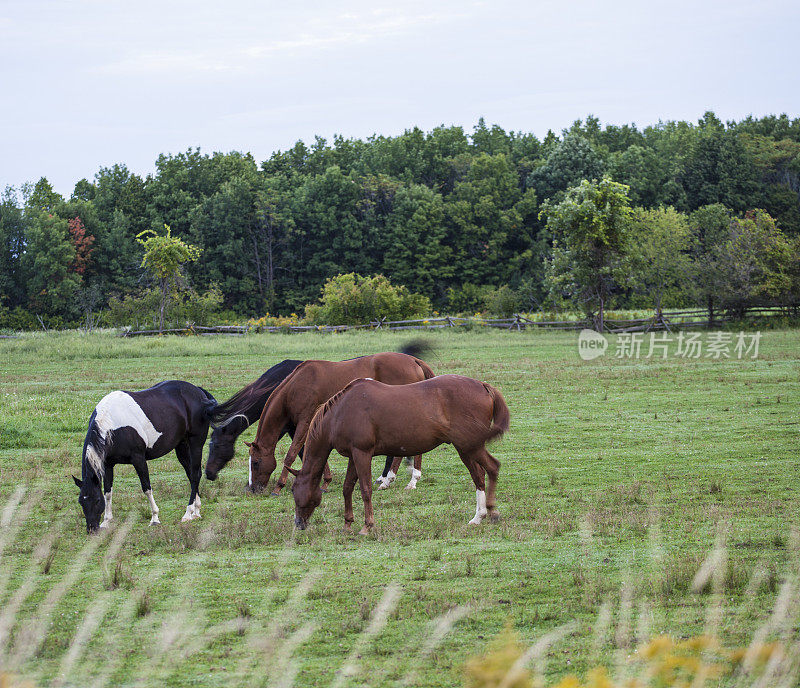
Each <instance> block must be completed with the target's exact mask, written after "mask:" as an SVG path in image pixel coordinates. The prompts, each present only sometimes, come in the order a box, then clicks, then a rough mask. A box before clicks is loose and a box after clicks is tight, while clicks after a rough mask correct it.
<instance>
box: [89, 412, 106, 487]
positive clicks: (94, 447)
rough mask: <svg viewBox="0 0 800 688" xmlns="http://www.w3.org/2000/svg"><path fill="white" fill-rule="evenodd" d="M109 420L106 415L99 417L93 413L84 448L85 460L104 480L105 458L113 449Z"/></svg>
mask: <svg viewBox="0 0 800 688" xmlns="http://www.w3.org/2000/svg"><path fill="white" fill-rule="evenodd" d="M108 422H109V419H108V418H106V417H105V415H103V416H100V417H98V416H97V411H96V410H95V411H94V413H92V418H91V420H90V421H89V429H88V431H87V432H86V441H85V443H84V447H83V460H84V462H85V463H87V464H89V467H90V468H91V469H92V470H93V471H94V472H95V473H96V474H97V477H98V478H100V479H101V480H102V478H103V476H104V475H105V472H106V466H105V457H106V453H107V452H108V450H109V449H111V433H110V432H109V429H108V427H107V425H108Z"/></svg>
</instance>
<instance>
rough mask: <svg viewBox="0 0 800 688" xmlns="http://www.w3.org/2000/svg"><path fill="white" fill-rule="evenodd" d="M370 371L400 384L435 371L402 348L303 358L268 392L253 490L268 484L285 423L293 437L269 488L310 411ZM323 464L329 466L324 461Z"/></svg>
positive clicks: (254, 454) (255, 447) (255, 445)
mask: <svg viewBox="0 0 800 688" xmlns="http://www.w3.org/2000/svg"><path fill="white" fill-rule="evenodd" d="M366 376H369V377H372V378H375V379H376V380H381V381H383V382H385V383H387V384H390V385H403V384H407V383H409V382H417V381H420V380H426V379H429V378H432V377H434V373H433V371H432V370H431V369H430V368H429V367H428V365H427V364H426V363H425V362H424V361H422V360H420V359H419V358H416V357H415V356H409V355H408V354H403V353H394V352H384V353H380V354H372V355H371V356H361V357H360V358H354V359H351V360H349V361H338V362H332V361H313V360H312V361H305V362H304V363H301V364H300V365H299V366H297V368H296V369H295V371H294V372H293V373H292V374H291V375H289V377H287V378H286V379H285V380H284V381H283V382H282V383H281V384H280V385H278V386H277V387H276V388H275V391H274V392H272V394H271V395H270V397H269V400H268V401H267V404H266V406H264V412H263V413H262V414H261V419H260V420H259V423H258V431H257V432H256V438H255V440H253V442H247V443H246V444H247V446H248V447H250V480H249V487H250V489H251V490H253V491H261V490H264V489H266V487H267V484H268V483H269V478H270V476H271V475H272V472H273V471H274V470H275V468H276V466H277V462H276V460H275V447H276V445H277V444H278V440H279V439H280V437H281V435H282V434H283V431H284V428H285V427H286V426H287V425H288V424H292V425H294V427H295V433H294V437H293V438H292V444H291V446H290V447H289V451H288V452H287V453H286V458H285V459H284V468H283V471H282V472H281V475H280V478H279V479H278V482H277V484H276V485H275V488H274V490H273V492H272V495H273V496H277V495H279V494H280V491H281V489H282V488H283V487H284V485H285V484H286V478H287V476H288V475H289V471H288V469H287V467H288V466H291V465H292V462H293V461H294V460H295V458H296V457H297V455H298V453H299V451H300V448H301V447H302V446H303V444H304V442H305V439H306V432H308V426H309V423H310V422H311V418H312V417H313V415H314V412H315V411H316V410H317V408H318V407H319V405H320V404H322V403H324V402H325V401H326V400H327V399H330V398H331V397H332V396H333V395H334V394H336V392H338V391H339V390H341V389H342V388H343V387H344V386H345V385H347V384H348V383H349V382H351V381H353V380H355V379H357V378H360V377H366ZM323 468H327V466H324V467H323ZM329 483H330V469H328V470H327V471H326V478H325V485H324V486H323V489H326V488H327V486H328V484H329Z"/></svg>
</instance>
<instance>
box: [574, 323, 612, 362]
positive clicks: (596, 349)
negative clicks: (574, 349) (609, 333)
mask: <svg viewBox="0 0 800 688" xmlns="http://www.w3.org/2000/svg"><path fill="white" fill-rule="evenodd" d="M607 348H608V340H607V339H606V338H605V337H604V336H603V335H602V334H600V333H599V332H595V331H594V330H581V333H580V334H579V335H578V354H579V355H580V357H581V358H582V359H583V360H584V361H593V360H594V359H595V358H597V357H598V356H602V355H603V354H605V352H606V349H607Z"/></svg>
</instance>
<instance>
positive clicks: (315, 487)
mask: <svg viewBox="0 0 800 688" xmlns="http://www.w3.org/2000/svg"><path fill="white" fill-rule="evenodd" d="M289 472H290V473H292V474H293V475H294V476H295V480H294V482H293V483H292V496H293V497H294V524H295V526H297V527H298V528H299V529H300V530H305V529H306V528H307V527H308V519H310V518H311V514H313V513H314V509H316V508H317V507H318V506H319V505H320V502H321V501H322V488H321V487H320V484H319V480H314V479H313V478H312V476H311V474H310V473H302V472H300V471H296V470H294V469H292V468H290V469H289Z"/></svg>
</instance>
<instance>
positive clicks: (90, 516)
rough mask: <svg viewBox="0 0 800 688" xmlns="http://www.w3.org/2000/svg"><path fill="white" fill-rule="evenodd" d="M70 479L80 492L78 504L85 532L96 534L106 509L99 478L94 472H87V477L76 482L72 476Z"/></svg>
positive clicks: (76, 479)
mask: <svg viewBox="0 0 800 688" xmlns="http://www.w3.org/2000/svg"><path fill="white" fill-rule="evenodd" d="M72 479H73V480H74V481H75V484H76V485H77V486H78V489H79V490H80V492H79V494H78V504H80V505H81V508H82V509H83V515H84V517H85V518H86V532H87V533H89V534H92V533H96V532H97V531H98V530H99V529H100V520H101V518H102V517H103V512H104V511H105V508H106V501H105V497H103V490H102V489H101V487H100V478H98V477H97V474H96V473H95V472H94V471H89V475H88V477H86V478H85V479H84V480H78V478H76V477H75V476H74V475H73V476H72Z"/></svg>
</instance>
